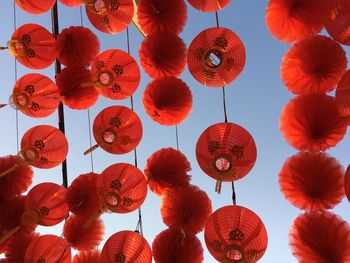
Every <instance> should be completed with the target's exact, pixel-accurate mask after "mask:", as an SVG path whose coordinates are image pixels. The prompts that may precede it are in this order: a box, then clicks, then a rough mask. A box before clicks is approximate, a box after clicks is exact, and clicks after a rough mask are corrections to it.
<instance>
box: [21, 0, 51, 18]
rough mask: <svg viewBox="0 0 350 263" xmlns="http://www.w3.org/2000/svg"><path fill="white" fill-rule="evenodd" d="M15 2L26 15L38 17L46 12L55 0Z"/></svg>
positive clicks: (23, 0) (22, 0)
mask: <svg viewBox="0 0 350 263" xmlns="http://www.w3.org/2000/svg"><path fill="white" fill-rule="evenodd" d="M15 2H16V4H17V5H18V6H19V7H20V8H21V9H22V10H24V11H26V12H27V13H29V14H32V15H39V14H43V13H46V12H48V11H49V10H50V9H51V8H52V7H53V6H54V4H55V3H56V0H44V1H43V0H15Z"/></svg>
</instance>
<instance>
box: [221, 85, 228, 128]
mask: <svg viewBox="0 0 350 263" xmlns="http://www.w3.org/2000/svg"><path fill="white" fill-rule="evenodd" d="M222 104H223V108H224V118H225V122H227V111H226V94H225V87H222Z"/></svg>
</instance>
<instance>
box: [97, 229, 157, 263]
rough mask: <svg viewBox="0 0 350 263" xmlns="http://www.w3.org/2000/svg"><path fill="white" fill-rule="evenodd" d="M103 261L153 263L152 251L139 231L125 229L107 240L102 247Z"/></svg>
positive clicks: (106, 262)
mask: <svg viewBox="0 0 350 263" xmlns="http://www.w3.org/2000/svg"><path fill="white" fill-rule="evenodd" d="M102 262H104V263H115V262H125V263H129V262H130V263H131V262H134V263H151V262H152V251H151V248H150V246H149V245H148V243H147V241H146V239H144V238H143V237H142V236H141V235H140V234H139V233H136V232H133V231H127V230H125V231H121V232H118V233H115V234H114V235H112V236H111V237H110V238H109V239H108V240H107V242H106V243H105V245H104V246H103V249H102Z"/></svg>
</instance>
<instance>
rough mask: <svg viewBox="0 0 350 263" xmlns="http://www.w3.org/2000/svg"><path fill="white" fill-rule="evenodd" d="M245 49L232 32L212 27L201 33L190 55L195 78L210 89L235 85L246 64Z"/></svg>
mask: <svg viewBox="0 0 350 263" xmlns="http://www.w3.org/2000/svg"><path fill="white" fill-rule="evenodd" d="M245 60H246V56H245V48H244V45H243V43H242V41H241V39H240V38H239V37H238V36H237V35H236V34H235V33H234V32H233V31H231V30H230V29H227V28H223V27H213V28H208V29H205V30H204V31H202V32H201V33H199V34H198V35H197V36H196V37H195V38H194V39H193V41H192V43H191V44H190V47H189V48H188V53H187V64H188V69H189V71H190V73H191V74H192V76H193V77H194V78H195V79H196V80H197V81H198V82H200V83H201V84H203V85H205V86H208V87H223V86H227V85H228V84H229V83H231V82H233V81H234V80H235V79H236V78H237V77H238V75H239V74H240V73H241V72H242V70H243V68H244V65H245Z"/></svg>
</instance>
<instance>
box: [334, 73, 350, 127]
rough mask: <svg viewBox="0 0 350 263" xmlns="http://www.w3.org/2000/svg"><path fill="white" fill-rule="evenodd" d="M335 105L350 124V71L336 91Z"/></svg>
mask: <svg viewBox="0 0 350 263" xmlns="http://www.w3.org/2000/svg"><path fill="white" fill-rule="evenodd" d="M335 103H336V105H337V108H338V111H339V114H340V115H341V116H342V118H344V119H345V120H346V121H347V122H348V123H349V124H350V70H348V71H347V72H346V73H345V74H344V75H343V77H342V78H341V80H340V81H339V83H338V86H337V89H336V90H335Z"/></svg>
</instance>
